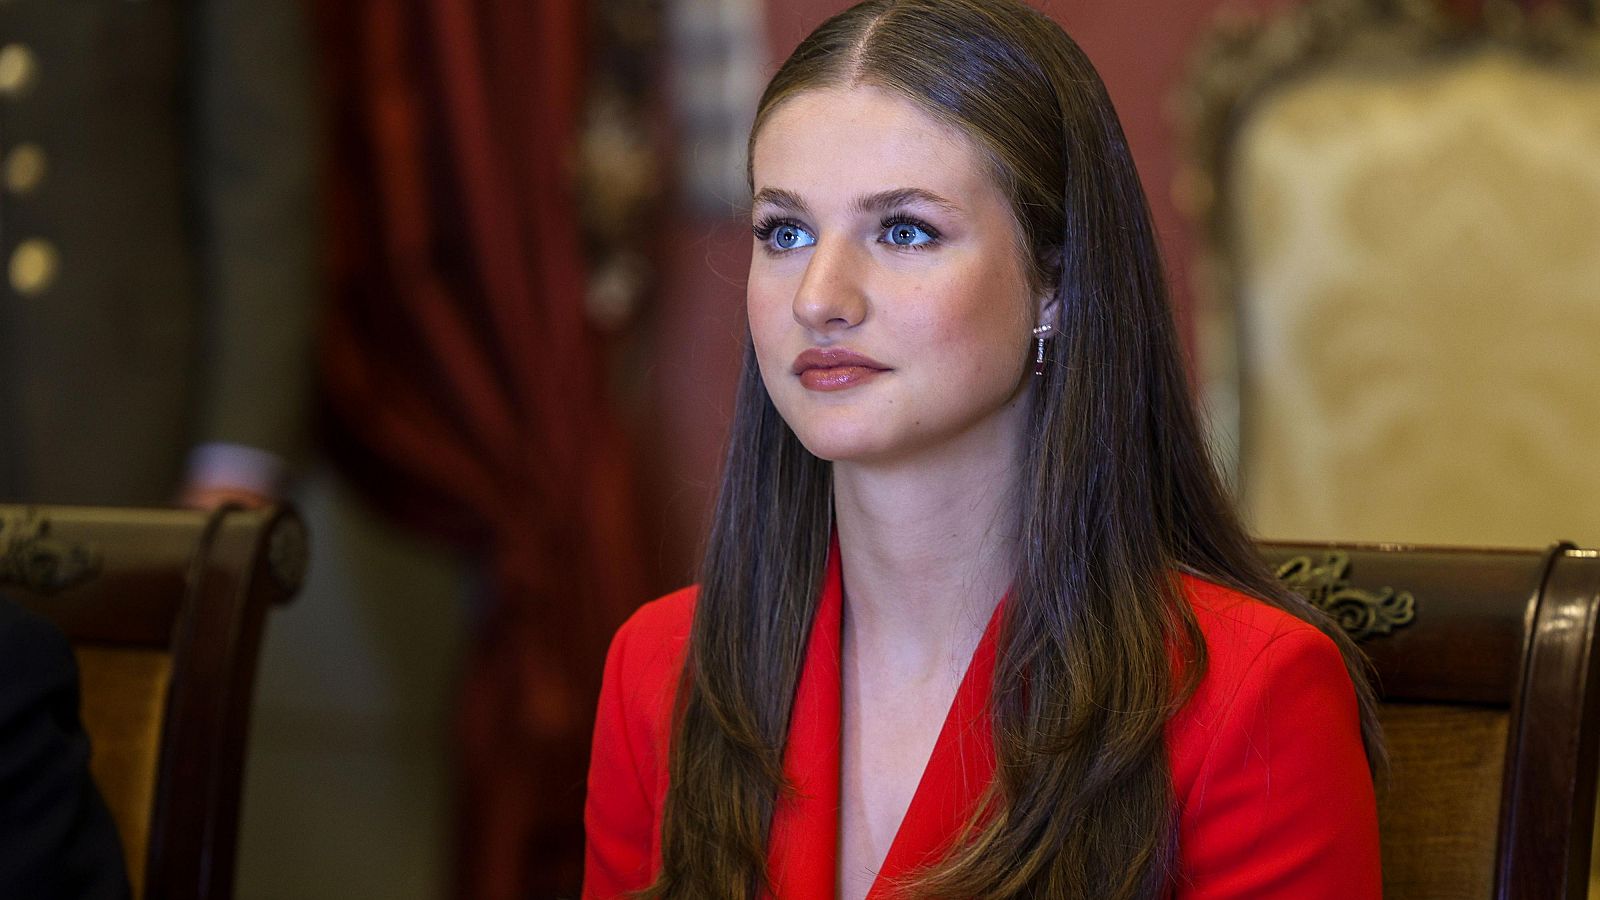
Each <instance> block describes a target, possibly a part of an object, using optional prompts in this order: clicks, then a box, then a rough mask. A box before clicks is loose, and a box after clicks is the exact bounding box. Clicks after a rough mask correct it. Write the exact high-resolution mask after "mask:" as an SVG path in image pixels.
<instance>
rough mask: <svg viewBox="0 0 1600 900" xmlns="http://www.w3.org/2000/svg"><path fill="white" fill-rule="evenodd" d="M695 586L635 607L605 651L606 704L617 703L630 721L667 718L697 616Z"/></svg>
mask: <svg viewBox="0 0 1600 900" xmlns="http://www.w3.org/2000/svg"><path fill="white" fill-rule="evenodd" d="M696 594H698V589H696V588H694V586H688V588H682V589H677V591H674V593H670V594H667V596H664V597H659V599H654V601H651V602H648V604H645V605H642V607H638V609H637V610H634V615H630V617H629V618H627V621H624V623H622V626H621V628H618V629H616V636H614V637H611V649H610V652H608V653H606V663H605V684H603V687H602V693H603V697H602V705H608V703H616V705H618V708H619V709H626V711H627V716H626V717H629V719H635V717H642V719H646V721H651V722H653V724H654V725H661V724H662V722H666V719H667V717H669V713H670V709H672V698H674V692H675V689H677V679H678V673H680V671H682V668H683V653H685V649H686V647H688V639H690V623H691V621H693V620H694V597H696Z"/></svg>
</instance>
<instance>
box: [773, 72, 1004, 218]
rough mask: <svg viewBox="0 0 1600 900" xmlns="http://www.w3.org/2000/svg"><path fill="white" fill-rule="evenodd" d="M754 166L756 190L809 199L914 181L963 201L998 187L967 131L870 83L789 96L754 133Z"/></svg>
mask: <svg viewBox="0 0 1600 900" xmlns="http://www.w3.org/2000/svg"><path fill="white" fill-rule="evenodd" d="M751 173H752V180H753V187H754V189H755V191H756V194H757V196H758V197H759V196H762V195H763V193H766V194H767V195H768V196H771V195H772V193H773V192H778V191H781V192H786V193H787V194H788V195H790V196H798V197H800V198H801V199H803V200H805V202H806V203H807V204H813V203H828V204H830V205H831V204H833V203H835V202H854V201H855V200H856V199H857V198H859V197H862V196H866V195H871V194H877V193H881V192H883V191H885V190H893V189H902V188H911V187H915V188H918V189H921V190H923V191H926V192H928V193H930V194H933V195H936V196H939V197H943V198H946V199H949V200H951V201H953V202H955V203H957V204H958V205H965V203H966V202H971V201H973V200H976V199H978V197H979V195H986V194H993V193H995V192H996V191H997V188H996V186H995V185H994V184H993V179H992V177H991V176H990V167H989V166H988V165H987V160H986V158H985V156H984V155H983V154H981V153H979V152H978V150H977V147H976V146H975V145H974V143H973V141H972V139H971V138H969V137H968V136H967V135H966V133H964V132H963V131H961V130H960V129H959V128H956V127H954V126H952V125H949V124H947V123H945V122H943V121H940V120H939V119H936V118H934V117H933V116H932V115H930V114H928V113H927V112H926V111H924V110H923V109H922V108H921V107H919V106H917V105H916V104H915V103H913V102H911V101H910V100H908V99H906V98H905V97H903V96H900V95H899V94H896V93H894V92H891V91H887V90H884V89H882V88H878V87H873V86H870V85H858V86H851V87H843V88H840V87H831V88H819V89H814V90H808V91H803V92H801V93H799V94H796V95H794V96H792V97H789V98H787V99H785V100H784V101H783V102H782V103H781V104H780V105H779V106H777V107H776V108H775V109H773V110H772V111H771V112H770V113H769V114H768V115H767V116H766V118H765V120H764V121H763V122H762V125H761V129H760V131H759V132H757V134H756V138H755V141H754V142H753V144H752V146H751Z"/></svg>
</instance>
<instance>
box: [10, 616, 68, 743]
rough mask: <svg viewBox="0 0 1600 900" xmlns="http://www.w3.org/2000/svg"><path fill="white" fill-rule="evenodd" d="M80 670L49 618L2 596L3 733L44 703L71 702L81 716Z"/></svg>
mask: <svg viewBox="0 0 1600 900" xmlns="http://www.w3.org/2000/svg"><path fill="white" fill-rule="evenodd" d="M77 700H78V690H77V670H76V667H75V664H74V662H73V659H72V647H71V645H70V644H69V643H68V642H67V638H66V635H64V634H62V633H61V631H60V629H58V628H56V626H55V625H54V624H53V623H52V622H50V621H49V620H48V619H46V618H44V617H43V616H41V615H39V614H38V613H35V612H33V611H32V610H29V609H27V608H25V607H23V606H22V605H20V604H18V603H16V602H15V601H13V600H11V599H10V598H8V597H5V596H3V595H0V731H4V729H5V723H6V722H8V721H10V720H11V719H12V718H13V717H14V716H16V715H17V714H19V713H26V712H27V710H29V709H30V708H32V707H35V706H37V705H38V704H40V703H41V702H48V703H49V704H50V705H51V706H59V705H61V704H66V705H67V706H68V707H70V708H71V709H72V718H73V719H74V720H76V718H77V712H76V707H77Z"/></svg>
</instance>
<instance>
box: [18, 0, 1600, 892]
mask: <svg viewBox="0 0 1600 900" xmlns="http://www.w3.org/2000/svg"><path fill="white" fill-rule="evenodd" d="M845 5H846V4H844V3H842V2H837V0H834V2H818V0H794V2H788V3H769V2H767V0H667V2H650V0H535V2H529V0H342V2H337V3H335V2H305V3H294V2H287V0H284V2H279V3H258V2H250V0H188V2H182V3H179V2H177V0H70V2H62V0H8V2H4V3H0V175H3V182H4V183H3V189H4V190H3V194H0V245H3V246H0V251H3V253H4V257H5V259H6V264H7V270H6V276H7V279H6V294H5V298H4V301H3V305H0V365H3V366H4V370H3V372H0V415H3V416H4V419H5V422H6V427H5V429H4V434H3V435H0V490H3V492H4V493H3V495H0V500H5V501H17V500H21V501H30V502H32V501H38V502H53V503H95V504H163V503H183V504H188V505H201V506H203V505H210V504H215V503H218V502H224V501H230V500H231V501H236V502H247V503H254V502H267V501H270V500H272V499H288V500H290V501H292V502H294V503H295V504H297V505H298V506H299V507H300V509H301V510H302V511H303V513H304V514H305V516H306V518H307V520H308V522H309V523H310V525H311V531H312V535H313V548H312V559H313V565H312V569H311V574H310V577H309V580H308V583H307V586H306V589H305V591H304V592H303V594H302V595H301V597H300V598H299V599H298V600H297V601H296V602H295V604H294V605H292V606H291V607H289V608H286V609H283V610H279V611H277V612H276V613H275V614H274V616H273V617H272V619H271V621H270V622H269V627H268V635H267V638H266V644H265V647H264V649H263V654H262V661H261V670H260V675H259V680H258V684H257V705H256V710H255V717H254V724H253V732H252V738H251V745H250V748H249V754H248V761H249V765H248V771H247V783H246V792H245V798H244V813H243V816H244V822H243V827H242V833H241V838H240V840H241V845H240V860H239V885H238V893H239V896H240V897H242V898H247V900H251V898H260V900H266V898H286V897H294V898H322V897H328V898H332V897H340V898H344V897H383V898H395V900H404V898H433V897H444V896H461V897H472V898H511V897H530V896H531V897H558V896H575V895H576V893H577V885H578V880H579V876H580V868H579V867H580V865H581V849H582V835H581V828H580V825H579V818H578V817H579V815H580V812H581V804H582V799H583V776H584V769H585V765H586V754H587V740H588V729H589V727H590V715H591V706H592V703H593V698H594V696H595V694H596V692H597V690H598V677H599V667H600V662H601V659H602V657H603V654H604V650H605V647H606V642H607V640H608V638H609V636H610V634H611V633H612V631H613V630H614V629H615V628H616V626H617V625H618V624H619V623H620V622H621V621H622V619H624V618H625V617H626V616H627V615H628V613H629V612H630V611H631V610H632V609H633V608H634V607H636V606H637V605H638V604H639V603H641V602H643V601H645V600H647V599H649V598H651V597H654V596H657V595H659V594H661V593H664V592H666V591H668V590H670V589H672V588H675V587H677V586H680V585H682V584H685V583H687V582H688V581H690V580H692V578H693V573H694V570H695V566H696V563H697V560H696V556H697V552H698V547H699V542H700V540H701V536H702V533H703V530H704V526H705V523H706V518H707V512H708V507H709V504H710V502H711V499H712V492H713V490H714V486H715V484H716V479H717V470H718V464H719V459H720V455H721V448H722V442H723V439H724V432H725V422H726V418H727V416H728V413H729V410H730V408H731V399H732V387H733V381H734V376H735V374H736V372H737V366H738V360H739V351H740V347H741V342H742V340H743V335H744V320H743V281H744V276H745V271H746V267H747V264H748V255H749V242H750V238H749V236H748V228H749V222H748V218H747V208H746V206H747V196H746V195H747V188H746V186H745V184H744V174H743V173H744V150H745V140H746V135H747V130H748V123H749V117H750V115H751V113H752V111H753V108H754V105H755V102H756V100H757V98H758V96H759V93H760V90H761V88H762V86H763V85H764V83H765V80H766V78H767V77H768V76H769V75H770V74H771V72H772V71H773V69H774V68H775V66H776V64H777V62H778V61H780V60H782V58H783V57H784V56H785V55H786V54H787V53H788V52H789V50H790V49H792V48H793V46H794V45H795V44H796V43H797V42H798V41H799V40H800V38H801V37H803V36H804V35H805V34H806V33H807V32H808V31H809V30H810V29H811V28H813V27H814V26H815V25H816V24H818V23H819V22H820V21H821V20H822V19H823V18H824V17H826V16H827V15H828V14H831V13H833V12H836V11H838V10H839V9H842V8H843V7H844V6H845ZM1041 6H1042V8H1043V9H1045V11H1046V12H1047V13H1049V14H1050V15H1051V16H1053V17H1055V18H1056V19H1057V20H1058V21H1059V22H1061V23H1062V25H1063V26H1064V27H1065V28H1066V29H1067V31H1068V32H1069V33H1070V34H1072V35H1073V36H1074V37H1075V38H1076V39H1077V40H1078V41H1079V43H1080V44H1082V46H1083V47H1084V49H1085V50H1086V51H1087V52H1088V54H1089V56H1090V57H1091V58H1092V59H1093V60H1094V61H1095V63H1096V65H1097V66H1098V67H1099V69H1100V72H1101V74H1102V76H1103V77H1104V79H1105V81H1106V83H1107V85H1108V87H1109V89H1110V92H1111V95H1112V98H1113V100H1114V101H1115V102H1116V104H1117V107H1118V109H1119V111H1120V112H1121V115H1122V118H1123V123H1124V126H1125V128H1126V130H1127V133H1128V137H1129V140H1130V142H1131V144H1132V147H1133V151H1134V155H1135V158H1136V160H1137V163H1138V165H1139V168H1140V171H1141V174H1142V175H1143V177H1144V181H1145V186H1146V190H1147V192H1148V195H1149V198H1150V202H1151V207H1152V209H1153V211H1154V215H1155V220H1156V224H1157V228H1158V231H1159V233H1160V236H1161V240H1162V244H1163V248H1164V251H1165V253H1166V262H1167V267H1168V271H1169V277H1170V279H1171V282H1172V284H1173V287H1174V298H1175V306H1176V313H1177V316H1178V318H1179V321H1180V324H1181V326H1182V328H1183V331H1184V334H1185V335H1186V338H1187V341H1188V346H1189V349H1190V351H1191V356H1192V362H1193V372H1194V384H1195V389H1196V392H1197V395H1198V396H1199V397H1200V399H1201V400H1202V402H1203V404H1204V405H1205V408H1206V410H1207V412H1208V415H1209V417H1210V419H1211V423H1212V428H1213V434H1214V438H1215V445H1216V450H1217V452H1218V455H1219V459H1221V460H1222V462H1223V464H1224V466H1225V468H1226V470H1227V473H1228V477H1229V478H1230V480H1231V482H1232V483H1233V485H1234V486H1235V488H1236V490H1237V491H1238V493H1239V497H1240V501H1241V504H1242V505H1243V507H1244V508H1245V510H1246V513H1247V515H1248V516H1249V517H1250V519H1251V521H1252V523H1253V524H1254V525H1255V527H1256V528H1257V529H1258V530H1259V531H1260V532H1261V533H1262V534H1263V535H1266V536H1272V537H1294V538H1315V539H1323V538H1326V539H1333V538H1338V539H1344V540H1350V539H1358V540H1372V541H1389V542H1448V543H1467V544H1507V545H1533V546H1540V545H1544V544H1547V543H1549V542H1551V541H1553V540H1556V539H1558V538H1565V539H1571V540H1575V541H1577V542H1579V543H1580V544H1584V545H1589V546H1593V545H1595V544H1596V543H1600V470H1597V467H1596V465H1595V462H1594V452H1593V448H1595V447H1597V446H1600V351H1597V350H1596V348H1597V347H1600V37H1597V28H1596V25H1595V19H1596V12H1595V6H1594V4H1593V3H1592V2H1587V0H1566V2H1560V0H1551V2H1543V3H1539V2H1529V3H1526V4H1517V3H1511V2H1477V0H1436V2H1424V0H1304V2H1291V0H1278V2H1268V0H1259V2H1240V0H1231V2H1228V3H1226V4H1225V3H1223V2H1222V0H1188V2H1181V3H1180V2H1172V0H1123V2H1117V3H1109V2H1088V0H1048V2H1043V3H1042V4H1041Z"/></svg>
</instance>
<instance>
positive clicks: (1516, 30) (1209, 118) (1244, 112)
mask: <svg viewBox="0 0 1600 900" xmlns="http://www.w3.org/2000/svg"><path fill="white" fill-rule="evenodd" d="M1597 10H1600V0H1564V2H1561V3H1552V4H1549V5H1545V6H1542V7H1539V8H1537V9H1532V10H1529V9H1525V8H1524V7H1523V6H1522V5H1520V4H1518V3H1515V2H1511V0H1483V3H1482V8H1481V12H1480V14H1479V15H1477V16H1476V17H1466V16H1461V15H1452V14H1450V13H1448V12H1447V11H1446V10H1445V9H1444V8H1443V6H1442V0H1307V2H1305V3H1304V4H1303V5H1301V6H1298V7H1295V8H1293V9H1291V10H1288V11H1285V12H1282V13H1279V14H1277V15H1275V16H1274V17H1271V18H1266V19H1263V18H1259V17H1255V18H1247V17H1240V16H1226V17H1223V18H1220V19H1219V20H1218V22H1217V23H1216V25H1215V26H1214V28H1213V30H1212V31H1211V32H1210V33H1209V34H1208V35H1207V36H1206V37H1205V38H1204V39H1203V40H1202V41H1201V43H1200V46H1199V48H1198V49H1197V51H1196V52H1195V54H1194V55H1193V57H1192V59H1191V63H1190V66H1189V74H1188V77H1187V78H1186V79H1185V82H1184V85H1183V87H1182V88H1181V89H1180V91H1179V92H1178V94H1177V95H1176V97H1175V98H1174V111H1175V113H1176V115H1177V118H1178V121H1179V123H1180V125H1181V128H1182V133H1183V154H1182V161H1181V163H1180V165H1179V170H1178V173H1177V177H1176V178H1175V179H1174V182H1173V192H1174V200H1175V202H1176V204H1177V206H1178V207H1179V209H1181V210H1182V211H1183V212H1184V213H1185V214H1187V215H1188V216H1189V217H1190V218H1191V219H1193V220H1194V221H1195V222H1197V223H1198V224H1199V226H1200V233H1201V245H1202V251H1201V256H1200V259H1199V260H1197V263H1198V264H1197V265H1195V266H1194V268H1193V272H1194V276H1193V284H1192V288H1193V292H1194V296H1195V297H1196V299H1197V301H1198V304H1197V306H1198V308H1197V310H1196V315H1195V316H1194V317H1193V319H1192V321H1194V322H1195V323H1196V327H1197V330H1198V341H1197V345H1198V354H1197V356H1198V366H1199V372H1198V376H1199V386H1200V392H1201V399H1202V402H1203V404H1204V406H1205V408H1206V409H1207V410H1208V412H1209V413H1210V416H1211V438H1212V444H1213V446H1215V447H1217V448H1218V450H1219V453H1220V454H1222V455H1223V458H1222V460H1221V462H1222V465H1223V469H1224V472H1225V474H1226V475H1227V477H1228V480H1229V481H1230V483H1232V484H1233V485H1234V487H1235V489H1237V488H1238V486H1239V471H1238V468H1239V459H1240V457H1241V455H1242V454H1241V453H1240V450H1239V447H1240V441H1241V438H1242V428H1241V422H1242V420H1243V416H1244V412H1243V411H1242V410H1241V409H1240V396H1241V395H1242V394H1243V390H1242V386H1243V385H1244V384H1245V383H1246V381H1247V379H1248V377H1249V373H1248V372H1247V371H1245V366H1244V365H1243V364H1242V362H1241V360H1240V355H1239V336H1240V334H1241V330H1242V315H1241V308H1240V304H1239V302H1238V294H1237V291H1238V277H1239V273H1238V272H1237V271H1236V270H1235V269H1234V264H1233V261H1234V260H1235V259H1236V258H1237V256H1236V250H1235V247H1234V235H1233V233H1232V228H1231V223H1230V222H1229V221H1228V216H1227V211H1226V204H1224V203H1221V202H1219V201H1218V198H1220V197H1223V196H1225V194H1226V190H1227V187H1228V182H1229V170H1230V163H1231V158H1232V152H1233V145H1234V139H1235V137H1236V136H1237V135H1238V133H1239V130H1240V128H1241V126H1242V124H1243V123H1244V122H1245V121H1246V120H1247V119H1248V117H1249V115H1250V113H1251V111H1252V110H1253V109H1254V108H1255V107H1256V106H1257V105H1258V104H1259V103H1260V102H1261V100H1262V99H1263V98H1265V97H1267V96H1268V95H1270V94H1271V93H1272V92H1274V91H1277V90H1281V89H1283V88H1284V87H1286V86H1288V85H1291V84H1293V83H1295V82H1297V81H1299V80H1301V79H1304V78H1307V77H1310V76H1312V75H1314V74H1315V73H1317V72H1319V71H1325V70H1326V69H1328V68H1331V67H1334V66H1339V65H1349V64H1357V63H1359V64H1361V65H1363V66H1367V67H1372V68H1378V67H1381V68H1383V69H1387V70H1391V71H1396V70H1404V69H1407V68H1411V67H1417V66H1429V65H1438V64H1440V63H1442V62H1446V61H1448V60H1449V59H1451V58H1456V57H1459V56H1462V55H1466V54H1470V53H1473V52H1477V51H1481V50H1484V49H1502V50H1507V51H1510V52H1514V53H1516V54H1517V55H1519V56H1521V57H1524V58H1526V59H1528V60H1529V61H1531V62H1533V63H1535V64H1538V65H1544V66H1551V67H1556V68H1563V69H1568V70H1579V71H1584V72H1592V73H1594V74H1596V75H1597V76H1600V11H1597Z"/></svg>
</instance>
